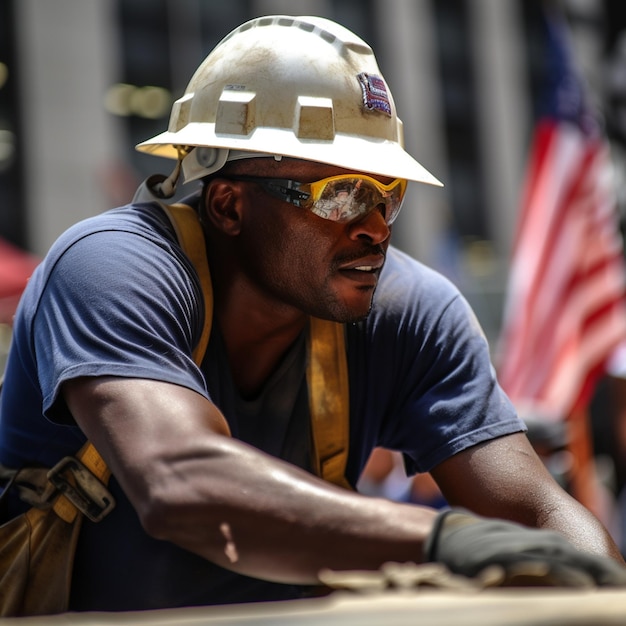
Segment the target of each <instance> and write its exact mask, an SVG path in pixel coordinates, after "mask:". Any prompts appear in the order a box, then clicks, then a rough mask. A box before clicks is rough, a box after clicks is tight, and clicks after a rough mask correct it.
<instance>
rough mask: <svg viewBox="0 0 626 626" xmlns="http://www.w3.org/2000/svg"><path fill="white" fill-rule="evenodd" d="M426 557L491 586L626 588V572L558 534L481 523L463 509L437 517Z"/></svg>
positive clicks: (500, 522) (491, 521)
mask: <svg viewBox="0 0 626 626" xmlns="http://www.w3.org/2000/svg"><path fill="white" fill-rule="evenodd" d="M424 552H425V560H426V561H428V562H438V563H443V564H444V565H445V566H446V567H447V568H448V569H449V570H450V571H451V572H452V573H454V574H460V575H462V576H466V577H471V578H479V579H483V583H484V584H485V585H486V586H549V587H554V586H557V587H594V586H603V587H604V586H607V587H622V586H626V567H623V566H621V565H620V564H619V563H617V562H616V561H614V560H613V559H612V558H610V557H602V556H599V555H595V554H589V553H587V552H582V551H580V550H577V549H576V548H575V547H574V546H573V545H572V544H571V543H570V542H569V541H568V540H567V539H566V538H565V537H564V536H563V535H561V534H560V533H558V532H556V531H552V530H541V529H537V528H527V527H526V526H522V525H520V524H515V523H512V522H506V521H503V520H498V519H486V518H481V517H478V516H476V515H473V514H470V513H469V512H467V511H464V510H463V509H450V510H446V511H443V512H442V513H440V514H439V515H438V517H437V518H436V520H435V524H434V527H433V530H432V531H431V533H430V535H429V537H428V538H427V540H426V543H425V546H424ZM487 579H490V580H487Z"/></svg>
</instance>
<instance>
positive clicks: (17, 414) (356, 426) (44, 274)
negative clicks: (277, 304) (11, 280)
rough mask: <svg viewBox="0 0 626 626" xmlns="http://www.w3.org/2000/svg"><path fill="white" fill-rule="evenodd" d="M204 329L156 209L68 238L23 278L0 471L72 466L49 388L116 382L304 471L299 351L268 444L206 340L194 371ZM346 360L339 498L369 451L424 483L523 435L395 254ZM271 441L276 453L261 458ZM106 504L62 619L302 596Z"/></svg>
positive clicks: (195, 289) (458, 304)
mask: <svg viewBox="0 0 626 626" xmlns="http://www.w3.org/2000/svg"><path fill="white" fill-rule="evenodd" d="M203 320H204V310H203V302H202V295H201V289H200V284H199V281H198V277H197V274H196V272H195V270H194V268H193V266H192V265H191V264H190V262H189V261H188V259H187V258H186V257H185V255H184V254H183V252H182V251H181V249H180V247H179V245H178V243H177V242H176V238H175V236H174V233H173V230H172V227H171V225H170V223H169V220H168V218H167V217H166V216H165V214H164V213H163V211H162V210H161V209H160V208H159V207H158V206H157V205H154V204H137V205H132V206H128V207H123V208H119V209H114V210H111V211H108V212H106V213H103V214H102V215H99V216H97V217H93V218H90V219H88V220H85V221H83V222H80V223H79V224H77V225H75V226H74V227H72V228H70V229H69V230H68V231H67V232H66V233H65V234H63V235H62V236H61V237H60V238H59V240H58V241H57V242H56V243H55V244H54V245H53V247H52V248H51V250H50V252H49V254H48V255H47V256H46V258H45V259H44V261H43V262H42V263H41V265H40V266H39V267H38V269H37V270H36V271H35V273H34V275H33V277H32V278H31V280H30V281H29V284H28V286H27V288H26V290H25V292H24V295H23V297H22V300H21V302H20V305H19V307H18V311H17V314H16V317H15V322H14V336H13V342H12V346H11V350H10V354H9V359H8V363H7V369H6V375H5V384H4V389H3V392H2V396H1V401H0V462H2V463H4V464H5V465H7V466H11V467H18V466H21V465H24V464H33V463H37V464H42V465H45V466H51V465H53V464H54V463H56V462H57V461H58V460H59V459H60V458H62V457H63V456H66V455H70V454H74V453H75V452H76V451H77V450H78V448H79V447H80V446H81V445H82V443H83V442H84V440H85V437H84V435H83V434H82V432H81V431H80V429H79V428H78V427H77V426H76V425H75V424H74V423H73V420H72V417H71V415H70V414H69V412H68V410H67V407H66V406H65V405H64V402H63V400H62V398H61V397H60V395H59V389H60V386H61V384H62V383H63V382H64V381H66V380H69V379H72V378H75V377H78V376H123V377H134V378H148V379H155V380H161V381H166V382H170V383H174V384H177V385H183V386H185V387H188V388H190V389H193V390H195V391H197V392H198V393H200V394H203V395H205V396H206V397H209V398H211V400H212V401H214V402H215V403H216V404H217V405H218V406H219V407H220V409H221V410H222V412H223V413H224V414H225V416H226V418H227V420H228V421H229V424H230V426H231V429H232V431H233V434H234V435H235V436H239V437H241V438H242V439H245V440H248V441H249V442H250V443H253V444H254V445H257V446H258V447H261V448H263V449H265V450H266V451H268V452H270V453H272V454H275V455H276V456H282V457H283V458H286V459H287V460H289V461H291V462H294V463H297V464H298V465H301V466H303V467H305V468H306V466H307V460H306V459H307V455H308V437H307V433H308V426H307V424H308V414H307V413H308V408H307V402H306V383H305V378H304V376H303V375H302V373H303V371H304V354H303V351H302V350H301V345H300V344H297V345H296V346H295V347H294V350H293V354H291V355H290V357H289V358H290V359H292V360H291V361H289V363H292V365H289V366H288V367H284V368H283V369H284V370H285V371H284V372H281V373H280V375H281V376H286V377H287V379H288V380H290V381H291V382H290V383H289V384H291V385H293V386H299V387H300V388H299V389H294V393H293V394H292V403H293V410H292V415H289V414H287V415H286V417H285V416H283V417H282V418H281V419H282V420H283V421H282V422H276V420H274V422H276V423H274V422H272V419H273V417H272V416H271V415H270V414H269V413H271V411H268V416H267V423H268V425H269V426H268V431H269V429H270V428H271V429H272V430H271V432H272V433H275V434H272V436H271V437H267V436H265V437H264V433H262V432H261V433H259V432H252V431H250V430H249V429H248V428H247V427H246V425H245V415H244V412H245V409H246V407H245V406H244V404H242V401H241V399H240V398H238V396H237V393H236V390H235V388H234V385H233V383H232V379H231V378H230V374H229V372H228V367H227V366H225V363H226V360H225V359H226V357H225V351H224V348H223V345H222V343H221V338H220V335H219V329H218V328H217V327H215V328H214V329H213V332H212V335H211V341H210V343H209V349H208V350H207V354H206V356H205V359H204V361H203V364H202V367H201V368H198V367H197V366H196V365H195V364H194V362H193V359H192V357H191V353H192V350H193V348H194V346H195V344H196V342H197V341H198V339H199V337H200V333H201V329H202V324H203ZM347 351H348V367H349V379H350V453H349V458H348V467H347V471H346V477H347V478H348V480H349V481H350V482H351V483H352V484H353V485H355V484H356V482H357V480H358V477H359V474H360V472H361V470H362V468H363V466H364V464H365V462H366V461H367V458H368V456H369V453H370V451H371V450H372V448H373V447H374V446H384V447H387V448H390V449H395V450H399V451H401V452H402V453H404V456H405V460H406V464H407V468H408V470H409V471H410V472H425V471H429V470H430V469H431V468H432V467H434V466H436V465H437V464H438V463H440V462H442V461H444V460H445V459H447V458H448V457H450V456H452V455H454V454H456V453H457V452H459V451H461V450H463V449H465V448H467V447H469V446H472V445H475V444H477V443H480V442H483V441H486V440H489V439H492V438H495V437H499V436H502V435H505V434H509V433H513V432H519V431H522V430H524V425H523V423H522V422H521V421H520V420H519V419H518V417H517V416H516V414H515V412H514V410H513V407H512V405H511V404H510V402H509V401H508V399H507V398H506V397H505V395H504V394H503V392H502V391H501V389H500V387H499V386H498V384H497V382H496V379H495V375H494V372H493V368H492V366H491V363H490V359H489V350H488V345H487V342H486V339H485V337H484V335H483V333H482V331H481V329H480V327H479V324H478V322H477V320H476V318H475V317H474V315H473V313H472V311H471V310H470V308H469V306H468V304H467V303H466V301H465V300H464V299H463V297H462V296H461V295H460V293H459V292H458V290H457V289H456V288H455V287H454V286H453V285H452V284H451V283H450V282H449V281H447V280H446V279H444V278H443V277H442V276H440V275H439V274H437V273H436V272H434V271H433V270H431V269H429V268H427V267H425V266H424V265H422V264H420V263H418V262H417V261H415V260H413V259H411V258H410V257H408V256H407V255H405V254H403V253H402V252H400V251H399V250H397V249H395V248H393V247H391V248H390V249H389V251H388V255H387V260H386V264H385V267H384V269H383V271H382V273H381V276H380V281H379V285H378V289H377V291H376V294H375V298H374V305H373V308H372V311H371V313H370V315H369V316H368V317H367V319H366V320H364V321H362V322H358V323H355V324H350V325H348V327H347ZM254 410H259V409H256V408H255V409H254ZM260 410H261V412H262V411H263V409H262V408H261V409H260ZM283 418H284V419H283ZM270 422H272V423H271V424H270ZM281 431H282V432H281ZM265 435H267V432H266V433H265ZM277 437H282V438H283V439H284V443H281V444H280V445H279V446H276V445H273V444H272V441H274V440H275V439H276V438H277ZM266 440H267V441H266ZM110 488H111V491H112V493H113V495H114V496H115V498H116V501H117V507H116V508H115V509H114V511H113V512H112V513H111V514H110V515H109V516H108V517H106V518H105V519H104V520H103V521H102V522H100V523H98V524H93V523H90V522H85V523H84V524H83V529H82V531H81V536H80V540H79V546H78V550H77V555H76V561H75V569H74V579H73V587H72V600H71V608H72V609H75V610H81V609H82V610H138V609H151V608H165V607H178V606H191V605H207V604H223V603H229V602H244V601H256V600H277V599H287V598H293V597H298V595H299V594H300V593H301V591H302V589H298V588H296V587H294V586H291V585H281V584H276V583H270V582H266V581H260V580H256V579H252V578H247V577H244V576H240V575H238V574H234V573H232V572H229V571H227V570H224V569H222V568H220V567H218V566H216V565H214V564H212V563H210V562H208V561H206V560H204V559H202V558H200V557H198V556H196V555H194V554H191V553H189V552H187V551H185V550H183V549H181V548H178V547H177V546H175V545H173V544H171V543H168V542H164V541H157V540H155V539H153V538H151V537H149V536H148V535H147V534H146V533H145V532H144V531H143V529H142V527H141V525H140V523H139V520H138V517H137V515H136V513H135V511H134V510H133V509H132V507H131V505H130V503H129V501H128V499H127V498H126V497H125V495H124V494H123V492H122V491H121V489H120V488H119V485H118V483H117V481H116V480H115V477H112V479H111V482H110Z"/></svg>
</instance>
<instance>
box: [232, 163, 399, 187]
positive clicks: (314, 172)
mask: <svg viewBox="0 0 626 626" xmlns="http://www.w3.org/2000/svg"><path fill="white" fill-rule="evenodd" d="M224 173H237V174H249V175H251V176H268V177H269V176H271V177H276V178H294V179H297V180H302V181H305V180H311V181H312V180H319V179H321V178H327V177H329V176H339V175H341V174H356V175H359V174H365V175H367V176H371V177H372V178H376V179H378V180H381V181H382V182H388V181H391V179H390V178H388V177H385V176H379V175H377V174H372V173H369V172H357V171H355V170H348V169H344V168H342V167H338V166H336V165H329V164H328V163H320V162H318V161H308V160H305V159H294V158H291V157H284V158H282V159H280V160H276V159H275V158H271V157H263V158H258V159H254V158H251V159H245V160H242V161H237V162H233V163H232V166H231V164H228V166H227V167H226V168H224Z"/></svg>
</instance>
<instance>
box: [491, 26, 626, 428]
mask: <svg viewBox="0 0 626 626" xmlns="http://www.w3.org/2000/svg"><path fill="white" fill-rule="evenodd" d="M546 34H547V40H546V41H547V50H548V52H547V56H546V59H547V60H549V61H548V62H549V64H548V68H547V69H548V71H547V75H546V78H547V79H548V80H547V83H548V84H547V87H548V89H547V94H548V98H547V102H546V104H547V106H546V108H545V112H544V114H543V115H542V116H541V117H540V118H539V121H538V123H537V125H536V128H535V132H534V137H533V142H532V145H531V151H530V157H529V163H528V170H527V174H526V182H525V187H524V193H523V198H522V204H521V212H520V219H519V224H518V227H517V230H516V240H515V242H514V246H513V255H512V261H511V268H510V274H509V284H508V291H507V294H506V302H505V310H504V319H503V330H502V334H501V338H500V344H499V350H498V356H497V363H498V377H499V380H500V383H501V385H502V387H503V388H504V390H505V391H506V392H507V393H508V395H509V397H510V398H511V400H512V401H513V402H514V404H515V405H516V406H517V408H518V410H519V411H520V413H521V414H522V415H532V416H533V417H535V418H537V417H541V418H544V419H548V420H555V421H557V420H564V419H566V418H568V417H569V416H571V415H572V414H574V413H575V412H576V411H578V410H580V409H581V408H582V407H585V406H586V405H587V403H588V402H589V400H590V397H591V394H592V392H593V390H594V387H595V383H596V382H597V380H598V377H599V376H600V375H601V374H602V372H603V371H604V370H605V366H606V363H607V360H608V358H609V357H610V356H611V354H612V353H613V351H614V350H615V349H616V347H617V346H618V345H619V344H620V343H621V342H623V341H624V340H625V339H626V305H625V293H626V287H625V285H626V279H625V269H624V257H623V245H622V239H621V235H620V232H619V228H618V220H617V210H616V209H617V205H616V193H615V188H614V181H613V176H612V166H611V161H610V156H609V152H608V145H607V142H606V141H605V139H604V137H603V135H602V132H601V131H600V129H599V126H598V125H597V124H596V123H595V121H594V119H593V118H592V116H591V115H590V114H589V108H588V106H587V103H586V102H585V99H584V90H583V85H582V82H581V79H580V77H579V76H578V75H577V74H576V72H575V70H574V63H573V60H572V58H571V56H570V51H569V45H568V42H567V39H566V35H567V34H566V31H565V23H564V22H563V21H562V20H560V21H559V20H558V19H554V18H553V17H551V16H547V19H546Z"/></svg>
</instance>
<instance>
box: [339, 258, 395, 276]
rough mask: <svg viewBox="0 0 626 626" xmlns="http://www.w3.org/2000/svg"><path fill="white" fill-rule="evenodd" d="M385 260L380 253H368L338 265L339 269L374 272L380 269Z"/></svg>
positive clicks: (343, 270)
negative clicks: (368, 254)
mask: <svg viewBox="0 0 626 626" xmlns="http://www.w3.org/2000/svg"><path fill="white" fill-rule="evenodd" d="M384 262H385V257H384V256H383V255H382V254H375V255H370V256H367V257H361V258H360V259H356V260H354V261H350V262H349V263H345V264H343V265H340V266H339V270H340V271H342V272H346V271H357V272H375V271H377V270H380V269H381V268H382V266H383V264H384Z"/></svg>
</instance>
